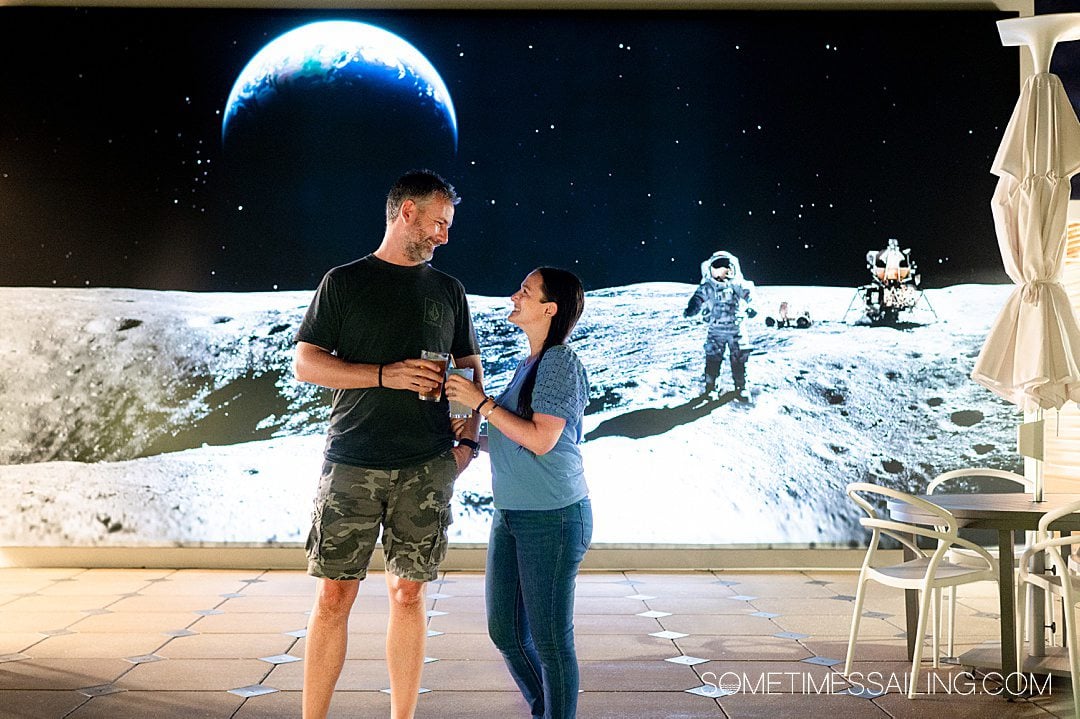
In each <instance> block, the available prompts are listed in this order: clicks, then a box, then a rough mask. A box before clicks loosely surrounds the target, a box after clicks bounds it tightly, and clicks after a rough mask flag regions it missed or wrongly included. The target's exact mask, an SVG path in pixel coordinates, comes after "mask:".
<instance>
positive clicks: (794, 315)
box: [765, 302, 812, 330]
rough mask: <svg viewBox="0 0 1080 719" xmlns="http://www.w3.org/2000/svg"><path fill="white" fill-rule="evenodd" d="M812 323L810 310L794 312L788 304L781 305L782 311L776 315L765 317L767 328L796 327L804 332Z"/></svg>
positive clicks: (782, 303)
mask: <svg viewBox="0 0 1080 719" xmlns="http://www.w3.org/2000/svg"><path fill="white" fill-rule="evenodd" d="M811 323H812V320H811V319H810V311H809V310H792V309H791V306H790V305H788V303H787V302H781V303H780V309H779V310H778V311H777V313H776V315H768V316H767V317H765V326H766V327H775V328H776V329H781V328H784V327H795V328H798V329H800V330H804V329H806V328H807V327H809V326H810V325H811Z"/></svg>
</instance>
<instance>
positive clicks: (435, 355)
mask: <svg viewBox="0 0 1080 719" xmlns="http://www.w3.org/2000/svg"><path fill="white" fill-rule="evenodd" d="M420 359H422V360H429V361H431V362H434V363H435V364H437V365H439V369H440V370H441V371H442V374H443V382H445V381H446V368H447V366H448V365H449V364H450V355H449V354H447V353H446V352H432V351H431V350H420ZM443 382H440V383H439V386H438V387H436V388H435V389H433V390H431V391H430V392H417V394H418V395H419V397H420V399H422V400H424V401H425V402H438V401H439V398H441V397H442V391H443Z"/></svg>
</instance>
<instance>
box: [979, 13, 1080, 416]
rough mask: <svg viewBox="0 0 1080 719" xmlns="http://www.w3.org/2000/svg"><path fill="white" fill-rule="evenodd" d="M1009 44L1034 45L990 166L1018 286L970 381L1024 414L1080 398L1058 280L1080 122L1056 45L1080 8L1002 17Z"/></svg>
mask: <svg viewBox="0 0 1080 719" xmlns="http://www.w3.org/2000/svg"><path fill="white" fill-rule="evenodd" d="M998 27H999V31H1000V33H1001V37H1002V42H1003V43H1004V44H1006V45H1016V44H1027V45H1028V46H1029V47H1031V49H1032V55H1033V56H1034V58H1035V63H1036V67H1035V70H1036V72H1035V74H1034V75H1032V76H1031V77H1029V78H1028V79H1027V81H1026V82H1025V83H1024V86H1023V89H1022V90H1021V93H1020V99H1019V101H1018V102H1017V104H1016V108H1015V110H1014V111H1013V114H1012V118H1011V119H1010V120H1009V125H1008V127H1007V128H1006V130H1005V136H1004V139H1003V140H1002V143H1001V146H1000V147H999V149H998V152H997V156H996V157H995V158H994V162H993V165H992V167H991V172H993V173H994V174H995V175H997V176H998V178H999V179H998V184H997V188H996V189H995V191H994V196H993V199H992V201H991V207H992V210H993V215H994V225H995V230H996V233H997V240H998V246H999V248H1000V250H1001V258H1002V261H1003V262H1004V266H1005V271H1006V273H1007V274H1008V275H1009V277H1010V278H1011V279H1012V281H1013V282H1014V283H1016V287H1015V288H1014V290H1013V292H1012V294H1011V295H1010V296H1009V298H1008V301H1007V302H1006V303H1005V306H1004V307H1003V308H1002V310H1001V314H1000V315H999V316H998V318H997V320H996V321H995V323H994V324H993V326H992V327H991V329H990V333H989V335H988V336H987V338H986V341H985V343H984V344H983V348H982V351H981V352H980V353H979V357H978V360H977V361H976V362H975V368H974V370H973V371H972V374H971V376H972V378H973V379H974V380H975V381H976V382H978V383H980V384H982V385H984V386H986V387H987V388H989V389H990V390H992V391H993V392H995V393H997V394H998V395H1000V396H1002V397H1004V398H1005V399H1007V400H1008V401H1010V402H1012V403H1013V404H1016V405H1017V406H1019V407H1021V408H1022V409H1025V410H1027V411H1034V410H1040V409H1050V408H1054V409H1060V408H1061V406H1062V405H1063V404H1064V403H1065V402H1066V401H1069V400H1073V401H1078V400H1080V360H1078V354H1080V325H1078V323H1077V319H1076V316H1075V314H1074V313H1073V309H1072V305H1071V304H1070V302H1069V298H1068V296H1067V294H1066V292H1065V288H1064V287H1063V286H1062V284H1061V273H1062V268H1063V263H1064V253H1065V239H1066V238H1065V220H1066V212H1067V210H1068V202H1069V194H1070V182H1069V178H1070V177H1071V176H1072V175H1074V174H1076V172H1077V171H1080V122H1077V119H1076V114H1075V113H1074V112H1073V109H1072V105H1071V104H1070V103H1069V98H1068V96H1067V95H1066V94H1065V89H1064V88H1063V87H1062V85H1061V80H1060V79H1059V78H1058V77H1057V76H1056V75H1053V74H1051V73H1050V72H1049V71H1048V69H1049V61H1050V53H1051V52H1052V51H1053V43H1054V42H1056V41H1057V40H1059V39H1061V40H1064V39H1075V38H1076V37H1077V36H1078V35H1077V33H1080V13H1068V14H1064V15H1056V16H1055V15H1041V16H1036V17H1031V18H1018V19H1013V20H1004V21H1001V22H999V23H998Z"/></svg>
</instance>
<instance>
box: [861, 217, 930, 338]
mask: <svg viewBox="0 0 1080 719" xmlns="http://www.w3.org/2000/svg"><path fill="white" fill-rule="evenodd" d="M866 267H867V269H868V270H870V279H871V282H870V284H868V285H863V286H862V287H860V288H858V289H857V290H855V297H853V298H852V299H851V303H850V304H849V305H848V312H850V311H851V306H852V305H854V304H855V300H856V298H858V297H859V296H861V297H862V299H863V303H864V304H865V311H866V318H867V319H868V320H870V322H871V323H872V324H895V323H896V322H897V321H898V320H899V318H900V313H901V312H905V311H907V310H910V309H913V308H914V307H915V305H916V304H918V302H919V300H920V299H923V300H924V301H925V297H923V293H922V290H921V289H920V288H919V285H920V283H921V280H922V278H921V276H920V275H919V273H918V270H917V268H916V267H915V263H914V262H912V261H911V250H910V249H907V250H901V249H900V243H899V242H898V241H897V240H895V239H892V238H890V239H889V243H888V245H887V246H886V247H885V249H883V250H870V251H869V252H867V253H866ZM927 307H930V303H929V301H927ZM930 311H931V312H933V311H934V308H933V307H930ZM934 314H935V316H936V315H937V313H936V312H935V313H934ZM844 315H845V317H846V316H847V312H845V313H844Z"/></svg>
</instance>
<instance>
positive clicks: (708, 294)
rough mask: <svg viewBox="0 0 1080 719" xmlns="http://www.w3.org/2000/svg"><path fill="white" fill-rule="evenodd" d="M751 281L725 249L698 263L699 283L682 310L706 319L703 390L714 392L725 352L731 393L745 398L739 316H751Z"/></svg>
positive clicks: (743, 341)
mask: <svg viewBox="0 0 1080 719" xmlns="http://www.w3.org/2000/svg"><path fill="white" fill-rule="evenodd" d="M753 286H754V283H753V282H750V281H748V280H745V279H743V277H742V273H741V272H740V270H739V259H738V258H737V257H735V256H734V255H732V254H731V253H729V252H723V251H720V252H715V253H713V255H712V256H711V257H710V258H709V259H707V260H705V261H704V262H702V263H701V284H700V285H698V288H697V290H696V291H695V292H694V295H693V297H691V298H690V301H689V302H688V303H687V305H686V310H685V311H684V312H683V314H684V315H685V316H686V317H693V316H695V315H697V314H698V313H701V314H702V316H703V318H704V319H705V320H706V321H707V322H708V323H709V331H708V333H707V334H706V336H705V393H706V394H710V395H715V394H716V391H717V389H716V385H717V380H718V379H719V376H720V367H721V365H723V362H724V353H725V351H726V352H727V355H728V362H730V363H731V379H732V380H733V381H734V383H735V396H736V397H737V398H738V399H740V400H743V401H745V400H747V399H748V398H749V394H748V393H747V391H746V358H747V356H749V354H750V350H749V348H748V346H747V341H746V336H745V334H744V332H743V328H742V320H743V317H744V316H746V317H754V316H755V315H757V311H756V310H755V309H754V308H753V307H751V306H750V305H751V302H752V294H751V291H752V289H753Z"/></svg>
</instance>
